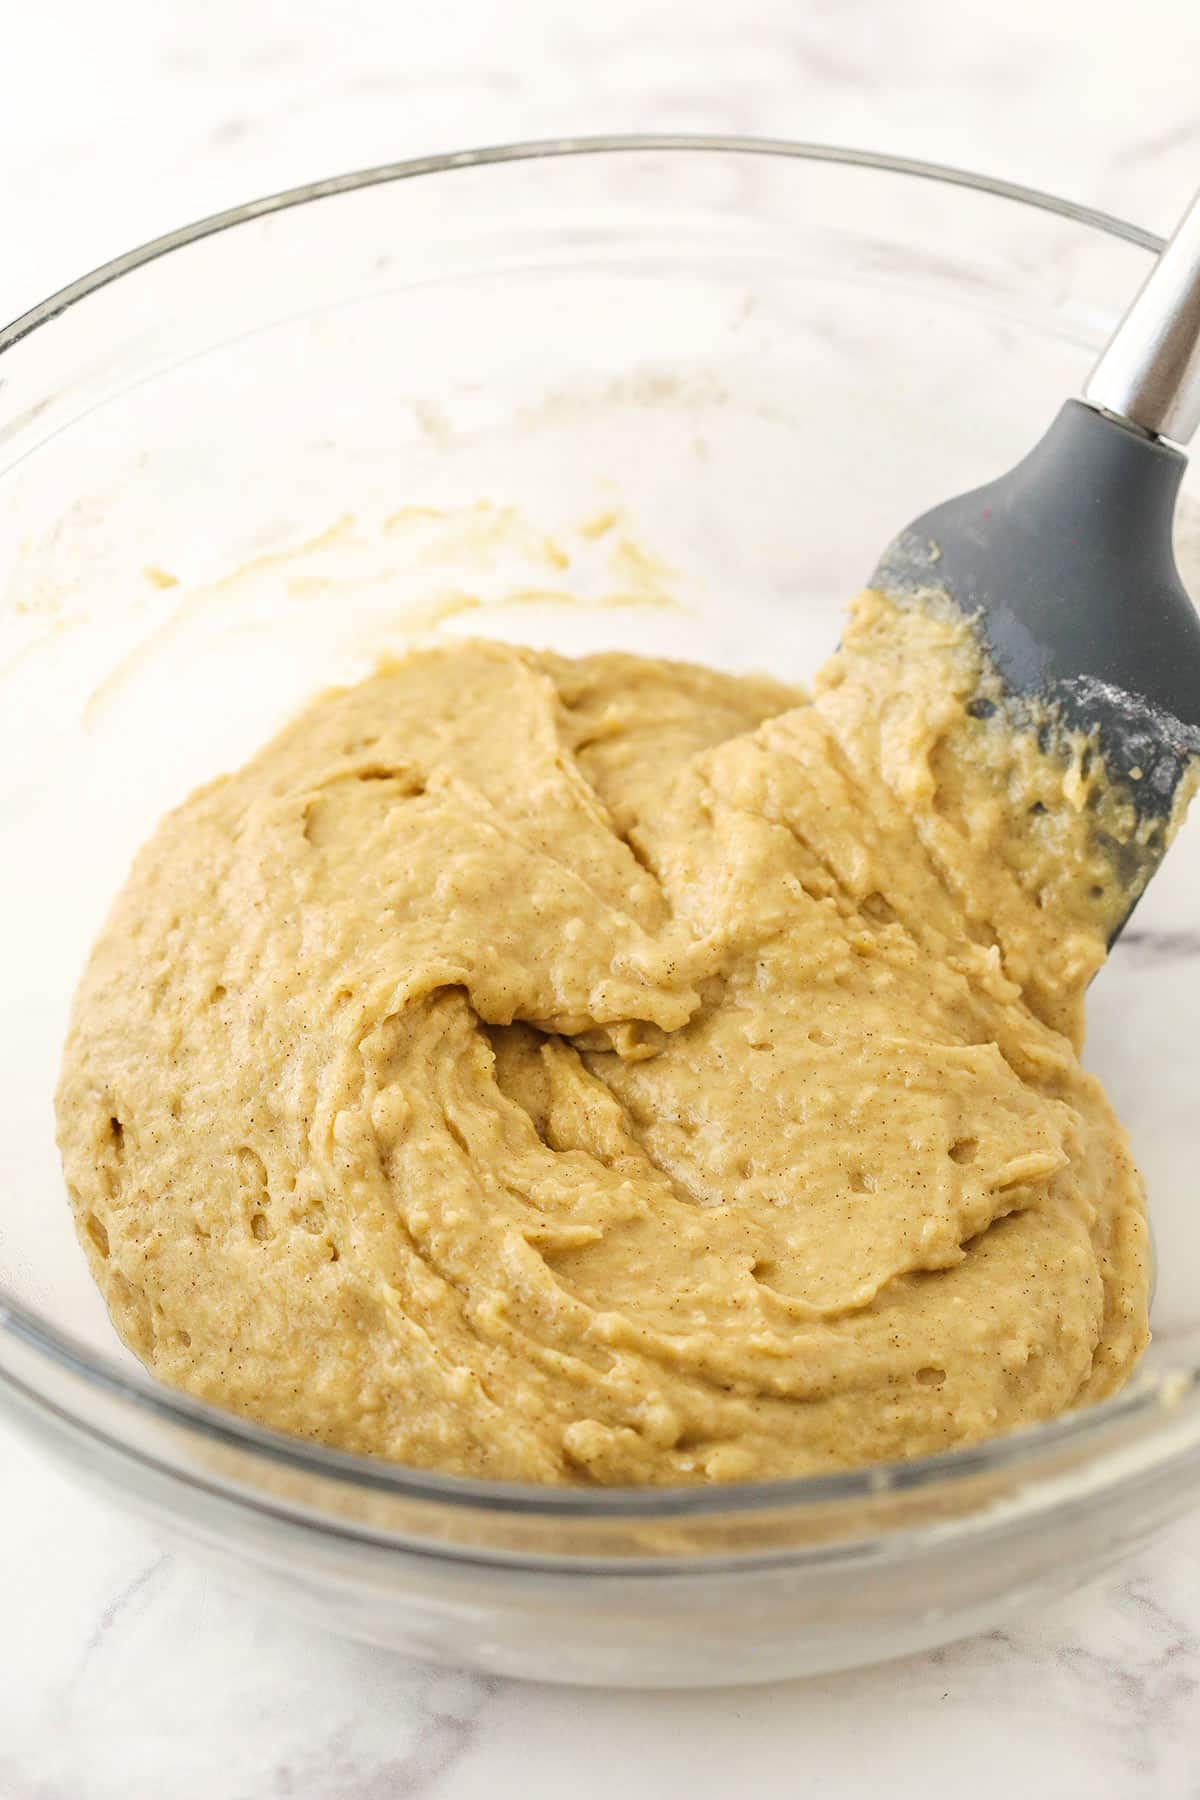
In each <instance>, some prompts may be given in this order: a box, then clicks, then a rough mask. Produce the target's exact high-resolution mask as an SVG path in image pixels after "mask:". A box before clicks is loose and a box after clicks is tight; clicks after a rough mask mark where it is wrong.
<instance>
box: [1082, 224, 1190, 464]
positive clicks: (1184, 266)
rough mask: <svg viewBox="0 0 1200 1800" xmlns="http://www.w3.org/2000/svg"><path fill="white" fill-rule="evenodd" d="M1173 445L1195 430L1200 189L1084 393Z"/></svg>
mask: <svg viewBox="0 0 1200 1800" xmlns="http://www.w3.org/2000/svg"><path fill="white" fill-rule="evenodd" d="M1083 393H1084V398H1085V400H1086V401H1087V402H1088V404H1089V406H1094V407H1099V408H1100V409H1101V411H1103V412H1108V413H1115V414H1116V416H1117V418H1119V419H1128V420H1129V422H1130V423H1131V424H1133V425H1140V426H1141V428H1142V430H1143V431H1149V432H1152V433H1153V434H1154V435H1155V436H1156V437H1164V438H1168V439H1170V440H1171V442H1172V443H1176V444H1186V443H1188V442H1189V441H1190V440H1191V438H1192V435H1193V433H1194V432H1195V431H1196V429H1197V427H1200V194H1197V195H1196V198H1195V199H1194V200H1193V201H1192V204H1191V206H1190V207H1189V208H1188V210H1187V212H1186V213H1185V214H1184V216H1183V219H1182V220H1181V221H1180V224H1179V228H1178V230H1177V231H1176V233H1175V235H1174V237H1173V238H1172V239H1171V241H1170V243H1169V244H1168V245H1167V247H1166V249H1165V250H1164V251H1163V253H1162V255H1161V256H1160V257H1159V259H1158V261H1157V263H1155V265H1154V267H1153V269H1152V270H1151V271H1150V274H1149V275H1148V276H1147V278H1146V281H1145V282H1144V284H1143V286H1142V288H1141V291H1140V292H1139V294H1138V296H1137V298H1136V299H1135V300H1134V302H1133V305H1132V306H1131V307H1130V308H1129V311H1128V312H1127V313H1126V314H1125V317H1124V318H1123V319H1122V321H1121V323H1120V325H1119V326H1118V327H1117V330H1116V332H1115V333H1114V335H1113V338H1112V341H1111V343H1110V344H1109V346H1108V348H1107V349H1106V350H1105V351H1104V353H1103V354H1102V356H1101V357H1100V360H1099V362H1098V363H1097V364H1096V367H1095V368H1094V369H1093V370H1092V373H1091V376H1090V378H1089V380H1088V384H1087V386H1086V387H1085V388H1084V390H1083Z"/></svg>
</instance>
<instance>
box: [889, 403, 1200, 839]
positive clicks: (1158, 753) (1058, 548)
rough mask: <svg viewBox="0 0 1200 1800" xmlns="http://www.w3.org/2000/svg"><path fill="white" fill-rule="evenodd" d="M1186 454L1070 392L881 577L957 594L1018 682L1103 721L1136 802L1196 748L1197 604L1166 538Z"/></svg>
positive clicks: (1021, 691)
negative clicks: (999, 468)
mask: <svg viewBox="0 0 1200 1800" xmlns="http://www.w3.org/2000/svg"><path fill="white" fill-rule="evenodd" d="M1184 467H1185V461H1184V457H1183V455H1182V453H1181V452H1180V451H1179V450H1177V449H1175V448H1173V447H1172V446H1171V445H1169V444H1165V443H1163V442H1162V441H1161V440H1158V439H1155V438H1150V437H1147V436H1146V435H1145V434H1144V433H1142V432H1139V431H1137V430H1135V429H1134V428H1131V427H1130V426H1128V425H1125V424H1122V423H1119V422H1117V421H1116V420H1114V419H1112V418H1109V417H1106V416H1105V415H1104V414H1101V413H1098V412H1095V411H1093V409H1092V408H1091V407H1089V406H1085V405H1084V404H1083V403H1082V402H1081V401H1078V400H1068V401H1067V403H1066V405H1065V406H1064V407H1063V409H1062V411H1061V412H1060V413H1059V415H1058V417H1057V418H1056V419H1055V421H1054V423H1053V424H1052V425H1051V427H1050V429H1049V431H1048V432H1047V433H1046V435H1045V437H1044V438H1042V440H1041V442H1040V443H1039V444H1037V445H1035V447H1034V448H1033V449H1032V450H1031V451H1030V453H1029V455H1028V456H1027V457H1025V458H1024V460H1023V461H1022V462H1019V463H1018V464H1017V466H1016V468H1015V469H1012V470H1010V471H1009V473H1008V474H1007V475H1002V476H1001V477H1000V478H999V480H997V481H992V482H989V483H988V484H987V486H986V487H981V488H976V489H975V490H974V491H973V492H971V493H968V494H960V495H959V496H958V497H957V498H956V499H953V500H946V501H943V503H942V504H941V505H940V506H935V507H934V508H933V510H932V511H931V512H927V513H925V514H924V515H923V516H922V517H921V518H920V519H918V520H916V522H915V523H914V524H912V525H910V526H909V527H908V528H907V530H905V531H903V532H901V534H900V536H899V537H897V538H896V539H895V541H894V542H893V543H892V544H891V545H890V547H889V548H888V550H887V551H886V552H885V554H884V556H883V558H882V560H881V561H880V563H879V566H878V568H877V569H876V571H875V575H874V582H873V585H874V586H876V587H878V588H881V589H882V590H883V591H884V592H885V593H892V594H902V595H911V594H916V593H922V592H934V593H938V594H942V593H944V594H947V595H949V597H950V598H951V599H952V600H953V601H954V602H955V604H956V605H957V606H958V607H959V608H960V609H961V610H962V612H964V613H965V614H966V615H967V616H968V617H969V618H971V619H972V620H974V621H975V623H976V626H977V629H978V631H979V633H980V636H981V637H982V639H983V641H984V643H985V645H986V647H987V649H988V651H989V652H990V654H991V658H992V661H993V662H994V664H995V666H996V669H997V671H998V672H999V674H1000V676H1001V678H1002V680H1003V682H1004V685H1005V687H1006V688H1007V690H1008V691H1009V692H1010V693H1011V694H1013V695H1014V696H1017V697H1019V698H1021V699H1024V700H1030V701H1035V702H1038V703H1042V704H1045V703H1051V704H1052V705H1054V706H1056V707H1057V709H1058V710H1059V713H1060V715H1061V717H1062V718H1063V720H1064V722H1065V723H1066V724H1067V726H1069V727H1070V728H1072V729H1079V730H1081V731H1083V732H1085V733H1088V732H1092V731H1095V732H1096V733H1097V736H1098V740H1099V745H1100V748H1101V751H1102V753H1103V755H1104V757H1105V761H1106V764H1107V766H1108V768H1109V770H1110V772H1111V773H1112V774H1113V775H1114V776H1115V777H1117V778H1119V779H1122V780H1124V781H1126V782H1128V783H1129V791H1130V795H1131V797H1132V798H1133V800H1134V802H1135V804H1136V806H1137V808H1138V810H1139V812H1145V813H1154V814H1162V815H1165V814H1166V813H1168V812H1169V811H1170V809H1171V805H1172V802H1173V800H1174V797H1175V792H1176V789H1177V788H1178V785H1179V782H1180V780H1181V778H1182V776H1183V773H1184V771H1185V768H1186V766H1187V763H1188V761H1189V758H1190V757H1192V756H1194V755H1198V754H1200V616H1198V615H1197V612H1196V609H1195V607H1194V606H1193V605H1192V602H1191V600H1190V599H1189V598H1188V595H1187V593H1186V591H1185V589H1184V586H1183V583H1182V581H1181V580H1180V577H1179V572H1178V570H1177V568H1176V566H1175V557H1174V552H1173V550H1172V544H1171V528H1172V521H1173V518H1174V512H1175V498H1176V495H1177V494H1178V491H1179V483H1180V479H1181V477H1182V474H1183V470H1184Z"/></svg>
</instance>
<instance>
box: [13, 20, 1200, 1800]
mask: <svg viewBox="0 0 1200 1800" xmlns="http://www.w3.org/2000/svg"><path fill="white" fill-rule="evenodd" d="M8 49H9V54H7V55H6V56H5V57H4V59H3V64H2V66H0V158H2V159H3V167H4V169H5V177H6V178H5V182H4V186H3V189H2V190H0V246H2V249H0V315H3V316H4V317H11V316H13V315H14V314H16V313H17V312H19V311H21V310H22V309H23V308H24V307H25V306H27V305H29V304H31V303H33V302H34V301H35V300H37V299H39V298H40V297H41V296H42V295H43V294H45V293H46V292H48V291H49V290H51V289H52V288H54V287H56V286H58V285H60V284H61V283H62V282H64V281H67V280H69V279H70V278H71V277H73V276H74V275H76V274H78V273H80V272H81V271H82V270H83V269H84V268H87V267H89V266H91V265H93V264H95V263H97V262H100V261H102V260H104V259H105V258H106V257H108V256H110V255H112V254H113V253H115V252H117V251H119V250H122V249H124V248H126V247H128V246H129V245H130V244H131V243H133V242H136V241H138V240H141V239H144V238H146V237H149V236H152V235H154V234H155V233H157V232H159V231H162V230H164V229H166V228H168V227H169V226H171V225H174V224H177V223H179V222H180V221H181V220H184V219H187V218H190V217H194V216H197V215H199V214H202V213H206V212H210V211H213V210H215V209H217V208H219V207H222V206H224V205H227V204H229V203H231V202H234V201H237V200H240V199H244V198H247V197H248V196H250V195H253V194H257V193H261V192H265V191H269V190H271V189H275V188H280V187H284V186H289V185H291V184H293V183H296V182H299V181H303V180H305V179H307V178H310V177H313V176H318V175H323V174H328V173H331V172H333V171H335V170H342V169H350V168H353V167H356V166H359V165H363V164H368V163H373V162H379V161H387V160H391V159H393V158H396V157H401V156H405V155H409V154H416V153H420V152H424V151H431V150H439V149H450V148H459V147H462V146H464V145H468V144H473V143H484V142H489V141H500V140H505V139H513V138H522V137H535V136H548V135H555V134H560V133H563V132H572V133H576V132H588V131H605V130H614V129H659V130H690V129H708V130H729V131H744V132H758V133H772V134H774V133H778V134H781V135H789V136H797V137H805V138H824V139H827V140H832V141H837V142H843V143H858V144H862V145H866V146H868V147H872V148H879V149H884V148H886V149H891V150H897V151H903V152H907V153H910V154H913V155H919V156H926V157H931V158H935V159H940V160H944V161H949V162H959V163H963V164H967V165H971V166H974V167H976V168H980V169H983V170H987V171H990V172H993V173H998V174H1003V175H1007V176H1010V177H1013V178H1015V179H1017V180H1022V181H1026V182H1029V183H1032V184H1034V185H1039V186H1045V187H1048V188H1052V189H1057V190H1059V191H1061V192H1064V193H1067V194H1070V195H1071V196H1073V197H1075V198H1077V199H1080V200H1083V201H1088V202H1091V203H1092V204H1094V205H1097V206H1100V207H1104V208H1107V209H1109V210H1111V211H1114V212H1118V213H1123V214H1125V215H1126V216H1128V217H1131V218H1133V219H1136V220H1138V221H1139V222H1141V223H1143V224H1146V225H1150V226H1153V227H1157V228H1159V229H1166V228H1168V227H1169V225H1170V223H1171V221H1172V219H1173V217H1174V215H1175V214H1177V212H1178V211H1179V209H1180V208H1181V206H1182V205H1183V203H1184V201H1185V200H1186V198H1187V196H1188V193H1189V192H1190V190H1191V189H1192V188H1193V187H1194V185H1195V183H1196V181H1197V179H1198V178H1200V98H1198V94H1197V85H1196V71H1197V68H1200V11H1198V10H1197V8H1196V5H1195V0H1143V3H1142V4H1141V5H1140V6H1139V7H1137V8H1136V9H1135V10H1134V11H1132V12H1131V10H1130V8H1129V7H1128V5H1127V4H1126V0H1057V4H1054V5H1048V6H1044V7H1041V8H1037V9H1035V8H1032V7H1012V8H1009V9H1008V10H1007V13H1006V14H1005V13H1004V12H1003V11H1002V10H1000V9H995V8H990V7H989V8H986V9H984V8H981V7H974V6H971V5H965V6H964V5H963V4H962V3H961V0H910V3H909V4H907V5H905V6H903V7H901V6H898V5H895V4H888V3H887V0H737V3H736V4H735V3H734V0H608V3H607V4H606V5H605V6H604V7H601V8H598V9H583V8H578V7H571V6H567V5H564V4H561V3H560V0H456V3H455V4H454V5H451V6H445V7H442V8H440V9H433V8H423V7H422V8H418V7H416V6H415V5H412V6H404V5H399V6H397V5H395V4H392V5H390V6H385V5H383V4H380V3H378V0H340V3H339V4H338V5H337V6H336V7H333V6H328V5H325V4H322V3H321V0H287V3H286V4H285V3H284V0H255V3H254V4H250V5H248V4H246V0H206V3H205V4H204V5H202V6H193V7H187V8H183V7H177V6H173V5H169V4H168V5H163V4H161V0H106V3H105V4H104V5H103V6H95V5H85V4H84V3H83V0H60V3H59V4H58V5H56V6H52V7H42V8H34V7H26V8H23V9H22V16H21V26H20V44H19V52H20V53H19V55H18V54H14V53H13V51H14V42H13V39H12V34H11V32H10V37H9V45H8ZM0 1469H2V1474H0V1579H2V1581H3V1589H4V1597H5V1617H6V1622H7V1627H8V1629H7V1632H6V1637H7V1644H6V1649H5V1653H4V1656H3V1660H2V1663H0V1668H2V1670H3V1680H0V1800H140V1797H141V1796H147V1797H151V1796H152V1797H154V1800H159V1797H160V1796H164V1797H165V1796H169V1797H170V1800H193V1797H195V1800H200V1797H201V1796H203V1800H266V1797H268V1796H298V1797H300V1800H400V1797H401V1796H406V1797H410V1800H416V1797H418V1796H419V1797H420V1800H434V1797H435V1796H436V1797H437V1800H469V1797H474V1796H483V1795H487V1796H489V1797H492V1796H503V1795H507V1794H510V1793H512V1794H517V1793H519V1794H521V1795H522V1796H525V1797H527V1800H537V1797H538V1796H541V1795H547V1796H548V1795H550V1794H552V1793H553V1794H556V1795H557V1794H563V1793H569V1794H571V1795H574V1796H578V1797H579V1800H586V1797H587V1796H590V1795H593V1794H595V1795H600V1794H601V1793H604V1794H607V1793H609V1792H610V1791H612V1790H614V1789H618V1790H620V1791H622V1792H623V1793H625V1794H627V1795H629V1796H630V1800H641V1796H646V1797H647V1800H650V1797H654V1800H660V1797H663V1796H671V1795H675V1794H683V1793H685V1792H686V1793H687V1794H688V1795H689V1796H692V1797H693V1800H706V1797H708V1796H712V1797H714V1800H715V1797H717V1796H726V1795H732V1794H736V1793H740V1792H743V1791H747V1790H749V1791H753V1792H755V1793H758V1794H762V1795H792V1794H799V1793H805V1794H820V1795H826V1794H829V1795H850V1796H857V1795H863V1796H867V1795H875V1794H882V1793H887V1794H889V1795H891V1796H893V1797H894V1800H903V1797H904V1796H907V1795H910V1794H911V1795H914V1796H916V1795H920V1796H922V1800H925V1797H926V1796H929V1795H934V1796H936V1795H937V1794H939V1793H940V1792H942V1791H945V1792H947V1793H949V1792H954V1793H959V1792H962V1791H963V1790H966V1791H967V1792H969V1793H970V1794H971V1795H972V1796H974V1800H989V1797H990V1796H993V1795H995V1796H1005V1800H1007V1796H1009V1795H1011V1794H1012V1793H1014V1792H1015V1793H1021V1792H1026V1793H1030V1794H1034V1795H1037V1796H1039V1800H1041V1797H1043V1796H1064V1797H1067V1796H1070V1797H1074V1796H1079V1797H1080V1800H1084V1797H1087V1800H1104V1797H1106V1796H1112V1800H1149V1797H1150V1796H1155V1797H1157V1796H1164V1797H1169V1800H1176V1797H1179V1800H1185V1797H1193V1800H1194V1797H1195V1796H1200V1514H1193V1515H1192V1516H1191V1518H1190V1519H1187V1520H1185V1521H1183V1522H1182V1523H1180V1524H1179V1525H1177V1526H1176V1527H1175V1528H1174V1529H1173V1530H1172V1531H1171V1532H1170V1533H1169V1534H1167V1535H1166V1536H1164V1537H1163V1538H1161V1539H1160V1540H1159V1541H1158V1543H1157V1544H1156V1545H1155V1546H1154V1547H1153V1548H1152V1549H1150V1550H1149V1551H1147V1552H1146V1553H1145V1554H1143V1555H1142V1556H1141V1557H1139V1558H1138V1559H1137V1560H1135V1561H1132V1562H1130V1563H1128V1564H1126V1565H1125V1566H1124V1567H1123V1568H1122V1569H1120V1570H1119V1571H1117V1572H1116V1573H1114V1574H1113V1575H1112V1576H1110V1577H1109V1578H1108V1579H1107V1580H1106V1581H1105V1582H1104V1583H1103V1584H1102V1585H1100V1586H1099V1587H1097V1588H1094V1589H1093V1590H1091V1591H1090V1592H1088V1593H1086V1594H1084V1595H1081V1596H1078V1597H1076V1598H1075V1599H1073V1600H1071V1601H1068V1602H1065V1603H1062V1604H1060V1605H1058V1606H1056V1607H1055V1608H1053V1609H1052V1610H1050V1611H1047V1612H1044V1613H1042V1614H1041V1615H1040V1616H1035V1617H1032V1618H1030V1619H1028V1620H1027V1621H1026V1622H1024V1624H1023V1625H1022V1626H1021V1628H1020V1629H1019V1630H1015V1631H1012V1632H1005V1633H995V1634H992V1635H989V1636H987V1637H984V1638H981V1639H977V1640H975V1641H973V1642H970V1643H966V1644H962V1645H958V1646H955V1647H952V1648H951V1649H948V1650H944V1651H940V1652H937V1653H935V1654H932V1655H928V1656H923V1657H918V1658H912V1659H909V1660H908V1661H905V1662H902V1663H898V1664H893V1665H889V1666H885V1667H882V1668H879V1669H876V1670H871V1671H867V1672H863V1673H858V1674H852V1675H843V1676H836V1677H831V1678H828V1679H823V1680H819V1681H810V1682H808V1683H805V1684H794V1685H789V1686H782V1687H770V1688H756V1689H747V1690H740V1691H730V1692H728V1693H724V1694H691V1695H667V1694H660V1693H655V1694H603V1693H586V1694H579V1693H573V1692H571V1691H568V1690H561V1691H560V1690H555V1689H550V1688H536V1687H523V1686H518V1685H510V1684H505V1683H501V1682H497V1681H491V1680H486V1679H481V1678H475V1677H472V1676H467V1675H460V1674H455V1673H452V1672H451V1673H447V1672H445V1671H433V1670H429V1669H426V1668H423V1667H420V1666H417V1665H414V1664H411V1663H407V1662H404V1661H402V1660H400V1659H398V1658H396V1657H392V1656H388V1655H385V1654H383V1653H380V1652H376V1651H372V1650H368V1649H364V1648H361V1647H357V1646H354V1645H352V1644H347V1643H344V1642H341V1641H339V1640H337V1639H334V1638H332V1637H325V1636H322V1635H320V1634H319V1633H317V1632H315V1631H313V1630H311V1629H309V1628H307V1627H301V1626H298V1625H296V1624H294V1623H292V1622H291V1621H290V1620H289V1619H287V1618H284V1617H281V1616H280V1615H279V1614H277V1613H276V1612H275V1611H273V1610H272V1609H270V1608H269V1607H267V1606H266V1605H264V1604H261V1603H259V1602H258V1601H256V1599H255V1597H254V1596H253V1595H252V1594H247V1593H243V1594H241V1595H226V1594H224V1593H223V1592H222V1591H221V1590H219V1589H218V1588H216V1587H214V1586H213V1585H211V1583H210V1582H209V1580H208V1579H207V1578H206V1577H205V1576H203V1575H201V1574H200V1572H199V1571H197V1570H196V1569H194V1568H193V1567H192V1566H191V1565H190V1564H189V1563H188V1562H187V1561H186V1560H185V1559H183V1558H181V1557H176V1556H174V1555H165V1554H163V1553H162V1551H161V1550H160V1549H159V1548H158V1546H157V1545H156V1544H155V1543H154V1542H153V1541H152V1540H151V1539H150V1538H149V1537H148V1536H147V1535H146V1534H145V1532H144V1530H143V1528H141V1527H140V1526H137V1525H133V1524H131V1523H129V1522H128V1521H126V1520H123V1519H121V1518H119V1517H117V1516H115V1515H114V1514H112V1513H111V1512H109V1511H107V1510H106V1509H105V1508H104V1507H103V1506H102V1505H101V1504H100V1502H99V1501H97V1500H94V1499H93V1498H92V1497H91V1496H90V1494H87V1493H83V1492H80V1491H77V1490H76V1489H74V1488H73V1487H72V1486H71V1485H70V1484H69V1483H68V1481H67V1480H66V1479H65V1478H64V1477H63V1476H61V1475H60V1474H58V1473H57V1472H56V1471H54V1470H52V1469H51V1468H50V1467H49V1466H48V1465H46V1464H45V1463H43V1461H42V1460H41V1459H40V1458H39V1457H38V1456H36V1455H35V1454H34V1453H33V1452H32V1451H30V1450H29V1449H27V1448H26V1446H25V1444H24V1443H23V1442H22V1441H21V1440H20V1439H18V1438H17V1437H16V1436H14V1435H13V1434H12V1433H11V1431H10V1430H9V1429H8V1428H7V1427H6V1428H4V1429H2V1430H0Z"/></svg>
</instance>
